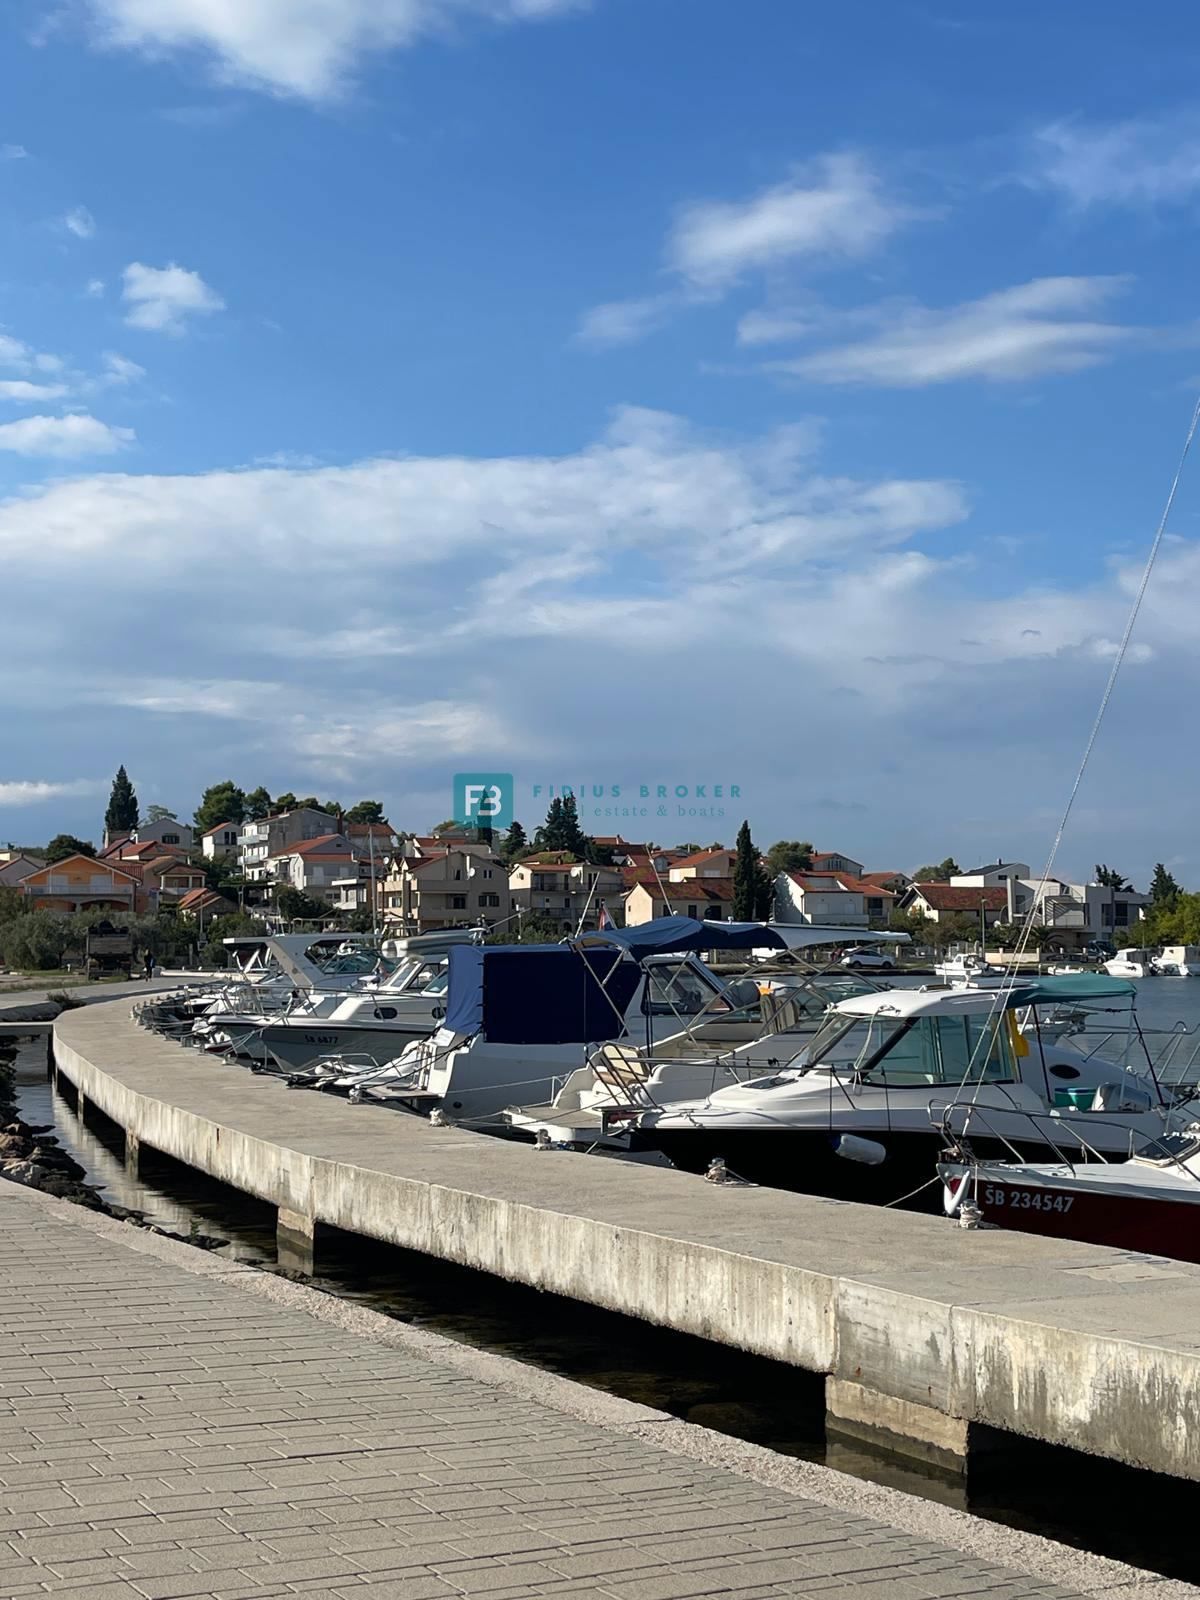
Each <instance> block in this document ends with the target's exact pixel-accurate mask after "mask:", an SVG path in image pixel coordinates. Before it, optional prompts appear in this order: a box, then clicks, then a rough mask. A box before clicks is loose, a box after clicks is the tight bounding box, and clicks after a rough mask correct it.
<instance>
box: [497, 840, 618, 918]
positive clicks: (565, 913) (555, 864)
mask: <svg viewBox="0 0 1200 1600" xmlns="http://www.w3.org/2000/svg"><path fill="white" fill-rule="evenodd" d="M508 886H509V890H510V892H511V894H512V906H513V911H514V912H536V914H537V915H538V916H541V917H549V918H551V919H552V920H553V921H555V922H557V923H558V925H559V928H560V929H561V931H562V932H563V933H574V932H575V931H576V930H577V929H579V928H583V929H587V928H595V927H598V926H599V922H600V915H601V912H602V911H603V913H604V915H605V917H606V918H607V919H608V920H609V921H611V922H614V923H615V922H618V921H619V920H620V908H621V896H622V894H623V892H624V889H625V881H624V876H623V869H622V868H621V867H602V866H598V865H597V864H596V863H594V862H589V861H576V859H575V857H574V856H572V855H569V854H567V853H566V852H565V851H548V852H545V853H543V854H541V855H535V856H526V857H525V859H524V860H523V861H518V862H517V863H516V864H515V866H514V867H513V869H512V871H511V872H510V873H509V875H508Z"/></svg>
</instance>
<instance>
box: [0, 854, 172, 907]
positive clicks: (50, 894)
mask: <svg viewBox="0 0 1200 1600" xmlns="http://www.w3.org/2000/svg"><path fill="white" fill-rule="evenodd" d="M141 886H142V881H141V874H140V872H139V871H138V870H137V869H136V868H135V869H134V870H132V871H131V870H130V869H129V868H128V867H125V866H119V865H118V864H117V863H116V862H115V861H97V860H95V859H94V858H93V857H92V856H84V855H75V856H66V857H64V859H63V860H62V861H55V862H54V863H53V865H51V866H41V867H38V868H37V869H36V870H35V871H33V872H31V873H28V874H27V875H26V876H25V877H24V878H22V879H21V881H20V883H19V884H18V885H17V887H18V888H19V889H20V891H21V893H22V894H23V895H25V896H26V897H27V898H28V899H29V901H30V902H31V904H32V905H33V908H34V909H35V910H37V911H61V912H63V913H70V912H74V911H90V910H92V909H93V908H95V907H97V906H99V907H103V909H104V910H106V911H114V912H118V913H120V912H124V913H126V914H128V913H130V912H132V911H135V910H136V909H137V902H138V895H139V893H140V891H141Z"/></svg>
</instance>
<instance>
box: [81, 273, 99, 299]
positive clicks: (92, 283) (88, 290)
mask: <svg viewBox="0 0 1200 1600" xmlns="http://www.w3.org/2000/svg"><path fill="white" fill-rule="evenodd" d="M83 292H84V294H85V295H87V297H88V299H89V300H103V298H104V279H103V278H89V279H88V281H87V283H86V284H85V285H84V290H83Z"/></svg>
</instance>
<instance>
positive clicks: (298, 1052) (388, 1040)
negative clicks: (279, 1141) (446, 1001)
mask: <svg viewBox="0 0 1200 1600" xmlns="http://www.w3.org/2000/svg"><path fill="white" fill-rule="evenodd" d="M430 1032H431V1026H427V1027H424V1028H418V1027H416V1026H415V1025H414V1026H412V1027H406V1026H404V1025H401V1026H399V1027H397V1026H394V1025H393V1026H388V1027H386V1028H385V1027H374V1028H368V1027H365V1026H354V1025H353V1024H351V1025H348V1026H346V1027H341V1026H339V1025H337V1024H329V1023H322V1022H321V1020H320V1019H319V1018H317V1019H315V1020H314V1021H313V1022H311V1023H305V1024H289V1025H282V1024H279V1023H274V1024H268V1025H267V1026H266V1027H265V1028H263V1030H262V1033H261V1035H260V1038H261V1045H262V1046H264V1047H265V1048H266V1050H267V1052H268V1054H269V1055H270V1056H271V1057H272V1058H273V1059H274V1061H275V1062H276V1064H277V1065H278V1066H280V1067H282V1068H283V1070H284V1071H285V1072H299V1071H301V1070H302V1069H303V1068H305V1067H307V1066H309V1065H310V1064H311V1063H312V1062H314V1061H317V1060H319V1059H320V1058H321V1057H322V1056H332V1055H348V1056H356V1057H366V1058H368V1059H369V1060H371V1061H374V1062H375V1063H376V1064H377V1065H378V1066H383V1065H384V1064H385V1062H388V1061H394V1060H395V1058H396V1057H397V1056H398V1055H399V1054H400V1052H401V1051H402V1050H403V1049H404V1047H405V1045H408V1044H411V1043H412V1041H413V1040H414V1039H427V1038H428V1037H429V1034H430ZM258 1047H259V1042H258V1041H257V1040H256V1050H257V1048H258Z"/></svg>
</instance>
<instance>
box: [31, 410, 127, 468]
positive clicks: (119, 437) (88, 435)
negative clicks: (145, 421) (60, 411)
mask: <svg viewBox="0 0 1200 1600" xmlns="http://www.w3.org/2000/svg"><path fill="white" fill-rule="evenodd" d="M133 439H134V432H133V429H132V428H112V427H109V425H108V423H106V422H101V421H100V420H99V418H98V417H90V416H88V415H87V414H86V412H76V413H72V414H71V415H69V416H66V417H41V416H39V417H22V418H21V419H20V420H19V421H18V422H4V423H0V450H8V451H12V452H13V453H15V454H16V455H21V456H51V457H55V458H61V459H68V458H71V457H76V456H99V455H111V454H113V452H114V451H117V450H123V449H124V448H125V446H126V445H128V444H132V442H133Z"/></svg>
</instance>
